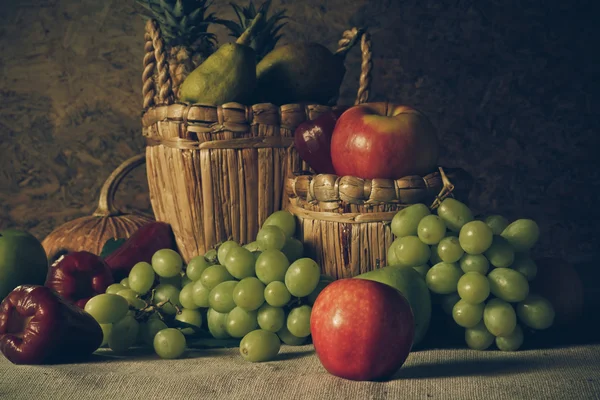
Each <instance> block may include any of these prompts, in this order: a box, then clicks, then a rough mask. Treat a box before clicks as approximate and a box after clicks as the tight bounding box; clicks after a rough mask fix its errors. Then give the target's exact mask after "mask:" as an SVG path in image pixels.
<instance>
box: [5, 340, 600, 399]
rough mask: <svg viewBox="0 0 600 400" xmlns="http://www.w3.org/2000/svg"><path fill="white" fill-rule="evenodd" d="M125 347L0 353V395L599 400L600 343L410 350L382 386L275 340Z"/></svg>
mask: <svg viewBox="0 0 600 400" xmlns="http://www.w3.org/2000/svg"><path fill="white" fill-rule="evenodd" d="M133 351H134V354H130V355H128V356H123V357H116V356H113V355H111V353H110V352H108V351H100V352H98V353H97V354H95V355H94V356H93V358H92V359H91V360H90V361H88V362H86V363H82V364H67V365H46V366H18V365H13V364H11V363H10V362H9V361H8V360H6V359H5V358H4V357H2V356H1V355H0V399H2V400H5V399H6V400H13V399H14V400H17V399H27V400H32V399H60V400H83V399H103V400H107V399H145V400H150V399H160V400H167V399H182V400H184V399H185V400H188V399H240V400H242V399H243V400H261V399H265V400H270V399H277V400H295V399H298V400H300V399H376V400H379V399H465V400H469V399H486V400H487V399H489V400H493V399H544V400H547V399H561V400H564V399H600V344H593V345H571V346H565V347H561V348H552V349H543V350H521V351H518V352H514V353H505V352H499V351H474V350H468V349H433V350H420V351H414V352H412V353H411V354H410V355H409V357H408V359H407V361H406V363H405V364H404V366H403V367H402V369H401V370H400V371H399V373H398V374H397V376H396V377H395V378H394V379H393V380H391V381H388V382H352V381H347V380H344V379H340V378H336V377H334V376H331V375H329V374H328V373H327V372H326V371H325V370H324V368H323V367H322V366H321V364H320V363H319V360H318V358H317V356H316V355H315V353H314V348H313V347H312V346H311V345H307V346H300V347H290V346H283V347H282V351H281V353H280V354H279V356H278V359H277V360H276V361H272V362H267V363H257V364H253V363H248V362H246V361H244V360H243V359H242V357H241V356H240V355H239V353H238V349H236V348H231V349H208V350H194V351H190V352H188V353H187V354H186V356H185V358H182V359H178V360H161V359H158V358H157V356H155V355H153V354H149V353H148V352H147V350H144V352H141V351H140V352H138V351H137V350H133ZM136 352H137V353H136Z"/></svg>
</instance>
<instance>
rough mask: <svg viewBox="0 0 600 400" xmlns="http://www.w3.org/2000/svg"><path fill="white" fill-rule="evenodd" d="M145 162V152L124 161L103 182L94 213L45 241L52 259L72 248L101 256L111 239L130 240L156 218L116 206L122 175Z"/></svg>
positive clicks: (62, 228) (60, 229) (74, 222)
mask: <svg viewBox="0 0 600 400" xmlns="http://www.w3.org/2000/svg"><path fill="white" fill-rule="evenodd" d="M145 162H146V156H145V154H140V155H137V156H135V157H132V158H130V159H128V160H126V161H125V162H123V163H122V164H121V165H120V166H119V167H117V169H115V170H114V171H113V173H112V174H111V175H110V176H109V177H108V179H107V180H106V181H105V182H104V185H103V186H102V189H101V191H100V198H99V200H98V208H97V209H96V211H94V213H93V214H92V215H91V216H87V217H81V218H77V219H75V220H73V221H69V222H66V223H65V224H63V225H61V226H59V227H58V228H56V229H55V230H54V231H52V232H51V233H50V234H49V235H48V236H47V237H46V238H45V239H44V240H43V241H42V246H43V247H44V250H46V255H47V256H48V258H49V259H50V260H56V259H57V258H58V257H60V256H61V255H63V254H65V253H67V252H73V251H88V252H90V253H93V254H96V255H100V253H101V251H102V247H103V246H104V244H105V243H106V242H107V241H108V240H109V239H117V238H119V239H121V238H123V239H127V238H129V237H130V236H131V235H132V234H133V233H134V232H135V231H137V230H138V228H139V227H141V226H142V225H144V224H146V223H148V222H151V221H154V218H153V217H151V216H147V215H144V214H141V213H136V214H126V213H123V212H121V211H120V210H119V209H117V208H116V207H115V205H114V197H115V193H116V191H117V188H118V186H119V184H120V183H121V181H122V180H123V178H124V177H125V176H126V175H127V174H128V173H129V172H131V171H132V170H133V169H134V168H136V167H137V166H139V165H141V164H143V163H145Z"/></svg>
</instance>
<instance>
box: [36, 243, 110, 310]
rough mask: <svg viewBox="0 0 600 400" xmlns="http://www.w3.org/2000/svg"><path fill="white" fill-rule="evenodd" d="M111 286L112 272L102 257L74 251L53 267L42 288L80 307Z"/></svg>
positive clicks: (60, 259)
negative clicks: (51, 290) (52, 291)
mask: <svg viewBox="0 0 600 400" xmlns="http://www.w3.org/2000/svg"><path fill="white" fill-rule="evenodd" d="M112 283H114V280H113V276H112V273H111V271H110V268H109V267H108V265H107V264H106V263H105V262H104V260H102V258H100V257H99V256H97V255H95V254H92V253H90V252H87V251H77V252H73V253H68V254H66V255H64V256H62V257H60V258H59V259H58V260H56V261H55V262H54V264H52V266H51V267H50V269H49V270H48V277H47V278H46V284H45V286H47V287H49V288H51V289H53V290H55V291H56V292H57V293H58V294H59V295H61V296H62V297H63V298H64V299H65V300H67V301H70V302H71V303H73V304H75V305H77V306H78V307H81V308H83V307H85V304H86V303H87V301H88V300H89V299H90V298H92V297H94V296H96V295H98V294H102V293H104V292H105V291H106V288H107V287H108V286H109V285H111V284H112Z"/></svg>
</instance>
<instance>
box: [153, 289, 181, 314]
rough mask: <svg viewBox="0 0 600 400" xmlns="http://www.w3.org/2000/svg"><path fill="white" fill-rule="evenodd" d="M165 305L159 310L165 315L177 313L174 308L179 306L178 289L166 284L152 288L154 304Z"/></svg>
mask: <svg viewBox="0 0 600 400" xmlns="http://www.w3.org/2000/svg"><path fill="white" fill-rule="evenodd" d="M165 301H168V302H167V303H165V304H164V305H163V306H162V308H161V310H162V311H163V312H165V314H170V315H174V314H175V313H176V312H177V309H176V308H175V306H181V303H179V289H177V288H176V287H175V286H173V285H169V284H167V283H161V284H160V285H158V286H156V288H154V304H159V303H162V302H165Z"/></svg>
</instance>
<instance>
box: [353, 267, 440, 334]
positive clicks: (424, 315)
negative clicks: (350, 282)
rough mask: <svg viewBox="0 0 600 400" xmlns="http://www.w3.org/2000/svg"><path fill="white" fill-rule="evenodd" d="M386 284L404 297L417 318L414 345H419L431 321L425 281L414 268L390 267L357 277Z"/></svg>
mask: <svg viewBox="0 0 600 400" xmlns="http://www.w3.org/2000/svg"><path fill="white" fill-rule="evenodd" d="M356 278H360V279H368V280H372V281H377V282H381V283H385V284H386V285H389V286H391V287H393V288H395V289H396V290H398V291H399V292H400V293H402V294H403V295H404V297H405V298H406V300H408V303H409V304H410V307H411V308H412V311H413V314H414V317H415V337H414V340H413V345H417V344H419V343H420V342H421V341H422V340H423V338H424V337H425V334H426V333H427V330H428V329H429V323H430V321H431V295H430V294H429V289H428V288H427V284H426V283H425V280H424V279H423V278H422V277H421V275H420V274H419V273H418V272H417V271H415V270H414V269H413V268H412V267H402V266H389V267H384V268H379V269H376V270H373V271H369V272H366V273H364V274H361V275H358V276H356Z"/></svg>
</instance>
